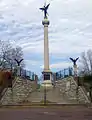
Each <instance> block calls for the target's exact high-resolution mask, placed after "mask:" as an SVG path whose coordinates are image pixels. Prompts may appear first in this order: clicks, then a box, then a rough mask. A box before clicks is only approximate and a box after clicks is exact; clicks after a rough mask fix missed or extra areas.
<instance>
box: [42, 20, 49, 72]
mask: <svg viewBox="0 0 92 120" xmlns="http://www.w3.org/2000/svg"><path fill="white" fill-rule="evenodd" d="M42 24H43V25H44V71H49V43H48V25H49V20H48V19H46V18H45V19H44V20H43V21H42Z"/></svg>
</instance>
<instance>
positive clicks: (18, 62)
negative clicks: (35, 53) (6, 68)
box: [15, 59, 23, 66]
mask: <svg viewBox="0 0 92 120" xmlns="http://www.w3.org/2000/svg"><path fill="white" fill-rule="evenodd" d="M15 61H16V62H17V64H18V66H20V63H21V62H22V61H23V59H21V60H19V61H18V60H17V59H15Z"/></svg>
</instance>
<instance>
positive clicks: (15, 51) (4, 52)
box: [0, 40, 24, 70]
mask: <svg viewBox="0 0 92 120" xmlns="http://www.w3.org/2000/svg"><path fill="white" fill-rule="evenodd" d="M0 44H1V45H0V66H2V68H8V67H9V68H11V70H12V68H15V67H16V66H17V63H16V61H15V59H17V60H20V59H23V51H22V48H21V47H19V46H17V47H16V48H13V47H12V46H11V44H10V42H9V41H8V42H7V41H1V40H0ZM21 67H24V61H23V62H21Z"/></svg>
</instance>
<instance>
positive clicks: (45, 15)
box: [40, 3, 50, 18]
mask: <svg viewBox="0 0 92 120" xmlns="http://www.w3.org/2000/svg"><path fill="white" fill-rule="evenodd" d="M49 5H50V3H49V4H48V5H44V7H43V8H40V10H42V11H44V18H47V14H48V13H47V10H48V7H49Z"/></svg>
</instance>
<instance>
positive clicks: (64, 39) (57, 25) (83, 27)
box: [0, 0, 92, 73]
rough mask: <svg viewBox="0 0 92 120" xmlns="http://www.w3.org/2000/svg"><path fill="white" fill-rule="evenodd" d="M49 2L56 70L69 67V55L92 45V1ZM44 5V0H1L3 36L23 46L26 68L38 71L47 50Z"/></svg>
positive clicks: (0, 17)
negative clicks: (45, 46)
mask: <svg viewBox="0 0 92 120" xmlns="http://www.w3.org/2000/svg"><path fill="white" fill-rule="evenodd" d="M49 2H51V4H50V7H49V9H48V13H49V16H48V18H49V20H50V25H49V51H50V64H51V68H52V70H54V68H59V66H60V68H59V69H61V68H64V66H65V67H67V66H68V64H69V59H68V58H69V57H70V56H75V57H76V56H79V55H80V53H81V52H82V51H84V50H87V49H90V48H92V15H91V14H92V13H91V11H92V6H91V5H92V0H47V3H49ZM43 4H44V0H40V1H38V0H26V1H25V0H22V1H21V0H1V1H0V39H2V40H10V41H11V42H12V45H14V46H15V45H20V46H21V47H22V48H23V52H24V57H25V61H26V68H28V69H32V70H34V71H35V72H37V73H39V71H41V70H42V69H41V68H40V66H41V65H42V64H43V53H44V51H43V50H44V46H43V45H44V41H43V40H44V31H43V25H42V20H43V13H42V12H41V11H40V10H39V8H40V7H42V6H43ZM61 58H62V60H61ZM33 61H34V62H33ZM38 61H39V62H38Z"/></svg>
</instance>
